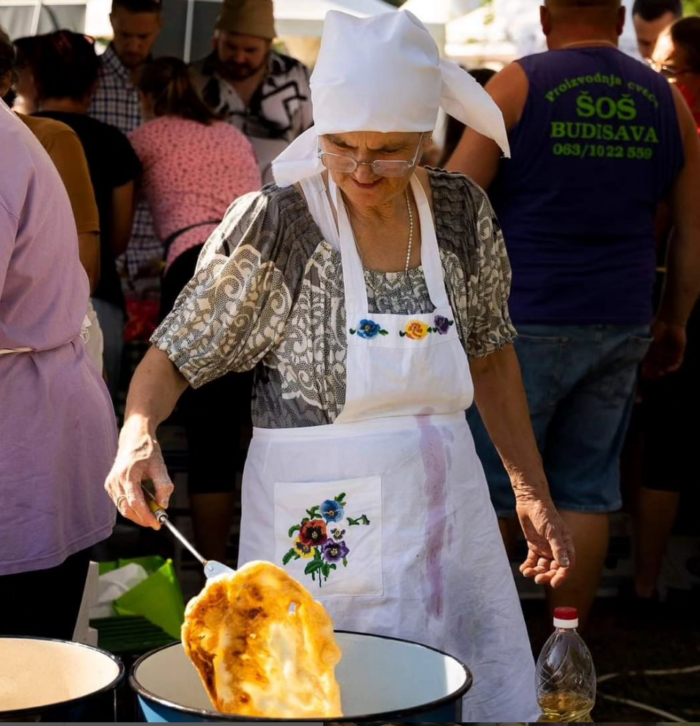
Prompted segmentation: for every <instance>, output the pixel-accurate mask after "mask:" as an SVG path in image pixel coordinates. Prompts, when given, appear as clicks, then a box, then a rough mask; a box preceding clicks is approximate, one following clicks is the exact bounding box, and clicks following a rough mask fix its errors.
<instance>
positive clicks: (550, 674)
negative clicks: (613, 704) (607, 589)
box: [537, 608, 596, 723]
mask: <svg viewBox="0 0 700 726" xmlns="http://www.w3.org/2000/svg"><path fill="white" fill-rule="evenodd" d="M554 628H555V630H554V632H553V633H552V635H550V636H549V640H548V641H547V642H546V643H545V645H544V648H542V652H541V653H540V657H539V658H538V659H537V701H538V703H539V705H540V708H541V709H542V716H541V717H540V719H539V720H540V721H549V722H557V723H565V722H568V723H571V722H587V721H588V722H590V721H592V719H591V715H590V713H591V711H592V710H593V706H594V705H595V692H596V676H595V668H594V666H593V659H592V658H591V653H590V651H589V650H588V648H587V647H586V644H585V643H584V642H583V640H582V639H581V636H580V635H579V634H578V632H577V630H576V629H577V628H578V612H577V610H576V608H556V609H555V610H554Z"/></svg>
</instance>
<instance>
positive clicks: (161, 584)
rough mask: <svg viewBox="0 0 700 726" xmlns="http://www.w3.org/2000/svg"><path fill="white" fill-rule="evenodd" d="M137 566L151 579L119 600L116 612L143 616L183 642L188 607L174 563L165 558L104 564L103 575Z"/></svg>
mask: <svg viewBox="0 0 700 726" xmlns="http://www.w3.org/2000/svg"><path fill="white" fill-rule="evenodd" d="M130 564H136V565H141V567H143V568H144V570H146V572H147V573H148V579H146V580H144V581H143V582H140V583H139V584H138V585H136V587H132V588H131V590H129V591H128V592H126V593H124V594H123V595H122V596H121V597H120V598H117V599H116V600H115V601H114V603H113V605H114V612H115V613H116V614H117V615H141V616H142V617H144V618H147V619H148V620H150V621H151V622H152V623H153V624H154V625H157V626H158V627H159V628H161V629H162V630H164V631H165V632H166V633H167V634H168V635H170V636H171V637H173V638H175V639H176V640H180V629H181V626H182V623H183V621H184V619H185V603H184V601H183V597H182V590H181V589H180V583H179V582H178V580H177V577H176V576H175V568H174V567H173V561H172V560H164V559H163V558H162V557H157V556H151V557H137V558H135V559H132V560H117V561H115V562H101V563H100V574H101V575H104V574H105V573H106V572H111V571H112V570H117V569H119V568H121V567H125V566H126V565H130Z"/></svg>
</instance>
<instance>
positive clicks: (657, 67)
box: [647, 58, 696, 80]
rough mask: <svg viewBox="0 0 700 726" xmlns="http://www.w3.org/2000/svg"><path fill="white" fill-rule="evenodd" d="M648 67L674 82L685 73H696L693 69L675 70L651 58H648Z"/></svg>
mask: <svg viewBox="0 0 700 726" xmlns="http://www.w3.org/2000/svg"><path fill="white" fill-rule="evenodd" d="M647 65H648V66H649V67H650V68H651V69H652V70H654V71H656V72H657V73H660V74H661V75H662V76H664V77H665V78H668V79H669V80H672V79H673V78H676V77H678V76H682V75H684V74H685V73H695V72H696V71H694V70H693V69H692V68H674V67H673V66H667V65H666V64H665V63H657V62H656V61H653V60H652V59H651V58H647Z"/></svg>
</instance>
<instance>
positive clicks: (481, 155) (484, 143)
mask: <svg viewBox="0 0 700 726" xmlns="http://www.w3.org/2000/svg"><path fill="white" fill-rule="evenodd" d="M486 91H487V92H488V93H489V94H490V95H491V97H492V98H493V100H494V101H495V102H496V105H497V106H498V107H499V108H500V109H501V113H502V114H503V120H504V121H505V124H506V129H507V130H508V131H510V130H511V129H512V128H513V127H514V126H515V125H516V124H517V123H518V122H519V121H520V118H521V116H522V113H523V109H524V108H525V102H526V101H527V94H528V91H529V83H528V80H527V76H526V75H525V71H524V70H523V69H522V67H521V66H520V64H519V63H511V65H509V66H507V67H506V68H504V69H503V70H502V71H501V72H500V73H498V74H497V75H495V76H494V77H493V78H492V79H491V80H490V81H489V82H488V84H487V85H486ZM500 158H501V150H500V149H499V148H498V145H497V144H496V142H495V141H492V140H491V139H487V138H486V137H485V136H482V135H481V134H478V133H477V132H476V131H472V130H471V129H467V130H466V131H465V132H464V135H463V136H462V140H461V141H460V142H459V144H458V145H457V148H456V149H455V152H454V154H453V155H452V158H451V159H450V160H449V161H448V162H447V168H448V169H449V170H450V171H458V172H460V173H462V174H466V175H467V176H468V177H471V178H472V179H473V180H474V181H475V182H476V183H477V184H478V185H479V186H480V187H481V188H482V189H488V188H489V186H490V185H491V183H492V182H493V180H494V178H495V177H496V173H497V172H498V164H499V162H500Z"/></svg>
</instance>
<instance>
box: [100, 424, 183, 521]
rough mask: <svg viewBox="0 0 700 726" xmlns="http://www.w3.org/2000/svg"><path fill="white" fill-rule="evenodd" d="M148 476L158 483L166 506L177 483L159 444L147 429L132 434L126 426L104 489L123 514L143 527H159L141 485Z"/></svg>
mask: <svg viewBox="0 0 700 726" xmlns="http://www.w3.org/2000/svg"><path fill="white" fill-rule="evenodd" d="M148 479H150V480H151V481H152V482H153V484H154V486H155V495H156V499H157V500H158V504H159V505H160V506H161V507H162V508H163V509H166V508H167V506H168V500H169V499H170V495H171V494H172V492H173V489H174V487H173V484H172V482H171V481H170V477H169V476H168V471H167V469H166V467H165V462H164V461H163V454H162V452H161V450H160V446H159V445H158V442H157V441H156V440H155V439H154V438H153V437H152V436H150V435H149V434H148V433H145V432H138V433H135V434H132V433H130V432H129V431H128V430H127V428H126V427H125V428H124V429H123V430H122V433H121V436H120V437H119V451H118V452H117V458H116V461H115V462H114V466H113V467H112V471H110V472H109V476H108V477H107V481H106V482H105V489H106V490H107V493H108V494H109V496H110V497H111V499H112V501H113V502H114V504H115V506H116V507H117V509H118V511H119V513H120V514H121V515H122V516H123V517H126V518H127V519H130V520H131V521H132V522H136V524H139V525H141V526H142V527H152V528H153V529H160V523H159V522H158V521H157V520H156V518H155V517H154V516H153V514H152V513H151V510H150V509H149V508H148V504H147V503H146V498H145V496H144V494H143V491H142V489H141V482H144V481H146V480H148Z"/></svg>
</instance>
